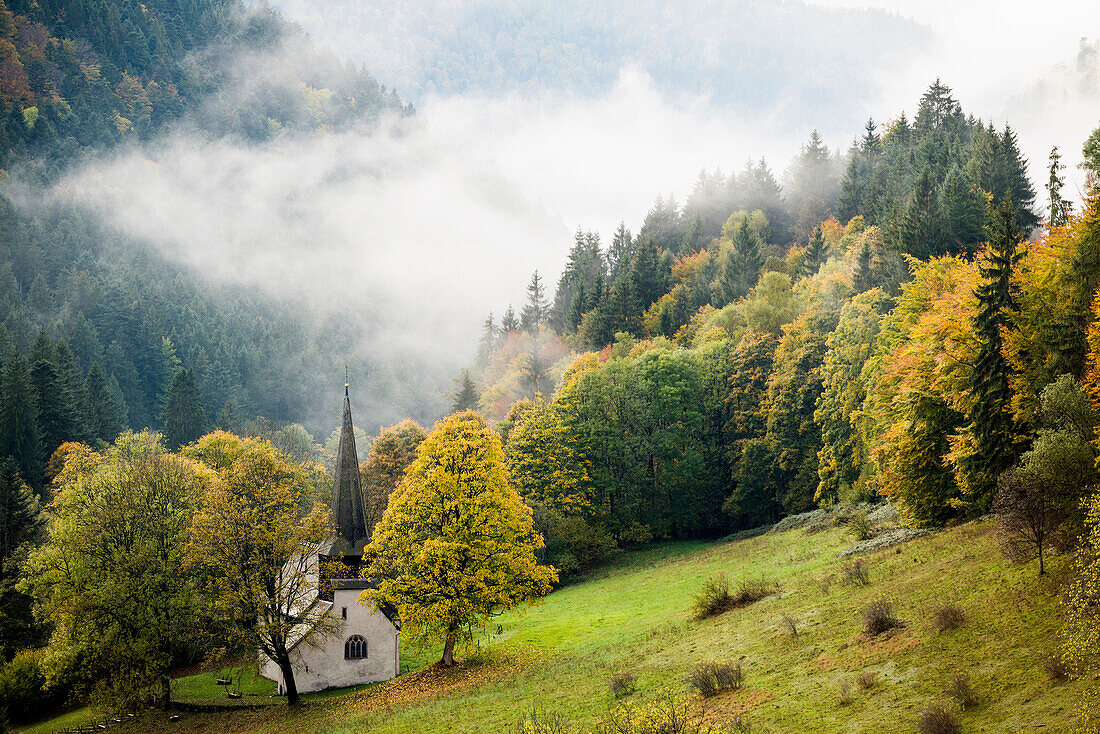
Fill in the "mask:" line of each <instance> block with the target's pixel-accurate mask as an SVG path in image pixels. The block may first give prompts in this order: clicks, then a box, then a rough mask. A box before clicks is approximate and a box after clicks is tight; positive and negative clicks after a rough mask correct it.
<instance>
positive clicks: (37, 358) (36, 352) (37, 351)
mask: <svg viewBox="0 0 1100 734" xmlns="http://www.w3.org/2000/svg"><path fill="white" fill-rule="evenodd" d="M55 359H56V355H55V354H54V347H53V342H52V341H50V337H49V335H48V334H47V333H46V330H45V329H39V331H38V336H37V337H35V340H34V346H33V347H31V359H30V363H31V364H32V365H33V364H36V363H38V362H53V361H54V360H55Z"/></svg>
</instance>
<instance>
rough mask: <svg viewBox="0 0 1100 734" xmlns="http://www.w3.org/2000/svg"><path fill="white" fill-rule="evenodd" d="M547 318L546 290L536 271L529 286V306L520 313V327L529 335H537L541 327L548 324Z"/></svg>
mask: <svg viewBox="0 0 1100 734" xmlns="http://www.w3.org/2000/svg"><path fill="white" fill-rule="evenodd" d="M546 317H547V304H546V288H545V287H544V286H543V284H542V278H541V277H540V276H539V271H538V270H536V271H535V272H534V273H533V274H532V275H531V282H530V283H528V284H527V304H526V305H525V306H524V307H523V311H522V312H520V316H519V321H520V326H521V328H522V329H523V330H524V331H526V332H527V333H528V334H537V333H538V331H539V327H540V326H542V325H543V324H545V323H546Z"/></svg>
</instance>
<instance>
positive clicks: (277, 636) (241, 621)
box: [184, 431, 335, 706]
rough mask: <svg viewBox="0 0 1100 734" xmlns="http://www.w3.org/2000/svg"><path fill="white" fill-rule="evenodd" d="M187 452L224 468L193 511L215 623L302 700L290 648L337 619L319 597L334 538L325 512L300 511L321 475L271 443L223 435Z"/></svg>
mask: <svg viewBox="0 0 1100 734" xmlns="http://www.w3.org/2000/svg"><path fill="white" fill-rule="evenodd" d="M184 453H186V454H187V455H189V456H191V457H193V458H194V459H196V460H198V461H200V462H202V463H204V464H206V465H207V466H208V467H210V468H211V469H213V470H214V471H215V472H216V473H217V480H216V481H214V482H212V483H211V484H210V486H209V487H208V488H207V490H206V491H205V493H204V495H203V499H202V508H201V509H200V510H199V511H198V512H197V513H196V514H195V519H194V523H193V526H192V534H191V542H190V545H189V548H188V551H189V557H190V562H191V565H192V566H193V567H194V568H196V569H197V570H199V571H201V572H202V573H203V576H204V578H205V580H206V582H207V584H208V585H209V588H210V590H211V592H212V595H213V600H212V604H211V607H212V609H211V611H212V615H213V617H214V619H215V620H216V621H218V622H221V623H223V624H224V625H225V626H226V629H227V634H228V635H229V637H230V640H231V641H233V642H234V643H236V645H237V646H239V649H240V650H241V651H253V650H257V649H258V650H259V651H260V653H261V654H262V655H264V656H265V657H267V658H269V659H270V660H272V661H273V662H274V663H275V664H276V665H278V666H279V669H280V670H281V671H282V674H283V682H284V683H285V685H286V694H287V703H288V704H290V705H292V706H293V705H296V704H297V703H298V690H297V687H296V686H295V684H294V669H293V667H292V666H291V659H290V652H291V650H292V649H293V647H294V645H295V644H307V645H309V644H316V643H317V642H318V641H319V640H321V639H323V638H324V637H325V636H327V635H328V634H330V633H331V632H332V631H333V625H334V623H335V622H334V620H332V619H331V618H330V616H329V615H328V614H326V612H325V607H324V606H323V605H316V604H314V603H313V602H314V601H315V600H316V598H317V584H316V573H317V568H316V558H317V557H316V554H313V553H311V552H310V551H309V549H310V548H311V547H316V545H317V544H319V543H320V542H321V541H323V540H324V539H325V538H326V537H327V536H328V535H330V534H331V529H330V527H329V522H328V508H327V507H324V506H323V505H319V504H318V505H314V506H313V509H312V510H310V511H309V513H308V514H306V515H305V517H302V513H301V511H302V505H303V499H304V498H305V497H307V496H308V495H309V493H310V492H311V490H312V488H313V486H314V484H315V481H316V475H317V473H318V472H320V471H323V470H321V469H320V468H319V467H317V466H316V465H313V464H297V463H295V462H293V461H290V460H289V459H288V458H287V457H286V456H285V455H284V454H282V453H280V452H279V451H278V450H277V449H275V447H273V446H272V445H271V444H270V443H268V442H267V441H260V440H257V439H254V438H238V437H237V436H234V435H232V434H229V433H225V432H223V431H217V432H215V433H212V434H209V435H207V436H204V437H203V438H201V439H199V440H198V441H197V442H196V443H195V444H192V445H191V446H188V447H186V448H185V449H184Z"/></svg>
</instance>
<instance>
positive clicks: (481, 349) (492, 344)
mask: <svg viewBox="0 0 1100 734" xmlns="http://www.w3.org/2000/svg"><path fill="white" fill-rule="evenodd" d="M498 338H499V337H498V334H497V325H496V322H495V321H494V320H493V312H492V311H490V312H489V315H488V316H487V317H486V318H485V322H484V323H483V324H482V330H481V339H480V340H478V343H477V366H478V369H485V368H486V367H487V366H488V365H489V358H490V357H492V356H493V352H495V351H496V349H497V340H498Z"/></svg>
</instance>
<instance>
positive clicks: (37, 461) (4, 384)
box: [0, 354, 43, 489]
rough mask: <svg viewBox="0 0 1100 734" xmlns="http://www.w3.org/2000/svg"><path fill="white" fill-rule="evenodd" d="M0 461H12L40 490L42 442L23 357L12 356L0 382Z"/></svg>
mask: <svg viewBox="0 0 1100 734" xmlns="http://www.w3.org/2000/svg"><path fill="white" fill-rule="evenodd" d="M0 388H2V389H0V393H2V396H3V400H2V401H0V459H2V458H4V457H9V456H10V457H11V458H12V459H14V460H15V463H16V465H17V466H18V467H19V473H20V474H21V475H22V476H23V477H24V478H25V479H26V480H27V481H28V482H29V483H30V484H31V486H33V487H35V488H36V489H41V487H42V470H43V464H42V442H41V437H40V436H39V433H38V411H37V410H36V409H35V395H34V385H33V383H32V382H31V375H30V370H28V369H27V361H26V360H25V359H23V355H21V354H15V355H13V356H12V358H11V359H10V360H9V361H8V364H7V365H6V366H5V367H4V375H3V380H2V381H0Z"/></svg>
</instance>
